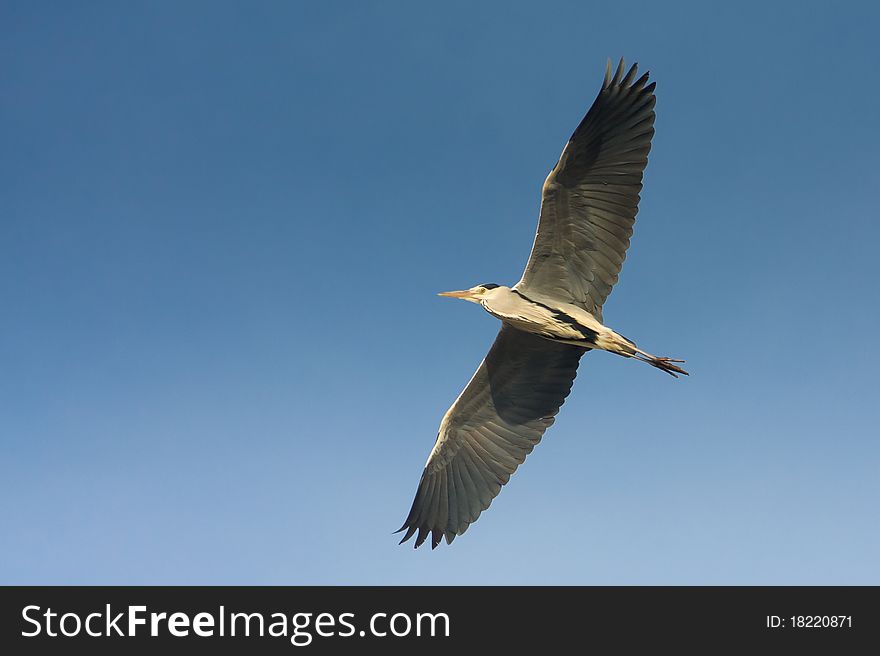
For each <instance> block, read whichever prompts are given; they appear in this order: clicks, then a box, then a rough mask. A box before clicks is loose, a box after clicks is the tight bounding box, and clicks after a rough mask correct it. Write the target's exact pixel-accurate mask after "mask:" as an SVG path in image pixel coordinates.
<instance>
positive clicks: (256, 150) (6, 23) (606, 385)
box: [0, 2, 880, 584]
mask: <svg viewBox="0 0 880 656" xmlns="http://www.w3.org/2000/svg"><path fill="white" fill-rule="evenodd" d="M660 4H661V3H641V4H638V3H588V2H556V3H553V2H551V3H546V2H542V3H528V4H515V3H488V2H487V3H465V2H450V3H443V5H442V7H440V6H439V5H437V4H436V3H406V2H398V3H392V2H374V3H353V2H352V3H292V2H277V3H273V2H260V3H239V2H233V3H224V2H210V3H209V2H203V3H197V2H189V3H172V2H141V3H137V2H130V3H123V4H120V3H111V2H80V3H62V2H53V3H50V2H42V3H29V2H5V3H3V6H2V8H0V59H2V61H3V62H4V65H3V67H2V71H0V304H2V312H0V399H2V404H0V405H2V425H0V449H2V457H0V519H2V523H3V527H4V528H3V531H2V532H0V554H2V558H0V582H2V583H40V584H47V583H94V584H99V583H104V584H125V583H140V584H151V583H157V584H158V583H179V584H190V583H216V584H220V583H232V584H245V583H252V584H447V583H448V584H469V583H472V584H483V583H494V584H508V583H509V584H568V583H572V584H574V583H577V584H709V583H713V584H834V583H837V584H866V583H872V584H880V560H878V558H877V554H878V553H880V522H878V521H877V517H878V515H877V509H878V506H880V444H878V429H877V426H878V422H880V404H878V397H877V391H878V386H877V378H876V375H877V374H876V372H877V368H878V365H880V356H878V348H877V346H876V344H875V341H874V340H875V339H876V338H877V335H878V332H880V331H878V329H880V312H878V308H877V303H876V290H875V289H874V287H875V283H876V281H877V279H878V274H880V270H878V269H880V267H878V260H877V256H876V245H877V243H878V239H880V228H878V223H877V209H876V207H877V201H876V189H877V188H878V185H880V168H878V166H877V151H878V146H880V131H878V129H877V120H876V119H877V106H878V104H880V91H878V86H877V85H876V84H875V83H874V81H873V80H872V78H871V75H872V73H873V71H874V68H875V64H876V60H877V55H878V49H877V48H878V47H877V43H876V37H875V34H874V26H876V25H877V23H878V20H880V10H878V9H877V8H876V5H873V4H872V3H867V2H865V3H836V4H834V5H832V4H831V3H811V2H804V3H767V2H761V3H728V4H727V5H726V6H718V7H708V6H707V5H708V4H709V3H678V4H670V3H662V4H663V5H664V6H660ZM619 56H624V57H626V58H627V60H628V61H632V60H636V61H638V62H639V63H640V65H641V68H642V69H643V70H644V69H648V70H650V71H651V73H652V76H653V79H655V80H656V81H657V96H658V103H657V122H656V130H657V132H656V136H655V139H654V148H653V150H652V152H651V157H650V161H649V165H648V169H647V173H646V176H645V188H644V191H643V194H642V196H643V198H642V203H641V211H640V214H639V220H638V222H637V224H636V232H635V236H634V240H633V244H632V248H631V249H630V252H629V258H628V261H627V263H626V265H625V267H624V270H623V274H622V277H621V281H620V283H619V284H618V286H617V287H616V288H615V291H614V293H613V294H612V296H611V298H610V299H609V301H608V303H607V304H606V307H605V319H606V322H607V323H608V324H609V325H610V326H612V327H614V328H615V329H617V330H619V331H620V332H622V333H623V334H625V335H627V336H629V337H631V338H632V339H634V340H636V341H637V342H638V343H639V345H640V346H642V347H643V348H645V349H647V350H649V351H651V352H654V353H657V354H660V355H671V356H675V357H684V358H686V359H687V361H688V366H687V368H688V370H690V371H691V372H692V376H691V377H690V378H689V379H686V380H680V381H675V380H673V379H671V378H670V377H668V376H664V375H662V374H661V373H660V372H658V371H656V370H654V369H651V368H649V367H645V366H643V365H640V364H638V363H635V362H633V361H627V360H623V359H621V358H617V357H615V356H612V355H610V354H606V353H592V354H590V355H588V356H587V357H586V358H585V359H584V361H583V363H582V365H581V369H580V374H579V377H578V380H577V382H576V384H575V388H574V391H573V393H572V395H571V396H570V397H569V399H568V401H567V402H566V404H565V406H564V407H563V409H562V412H561V413H560V416H559V419H558V421H557V423H556V425H555V426H554V427H553V428H552V429H551V430H550V431H548V433H547V435H546V436H545V439H544V441H543V442H542V444H541V445H540V446H539V447H538V448H537V449H536V450H535V452H534V453H533V454H532V455H531V456H530V457H529V459H528V461H527V462H526V464H525V466H523V467H522V468H520V470H519V471H518V472H517V473H516V474H515V476H514V477H513V478H512V480H511V483H510V484H509V485H508V486H507V487H506V488H505V489H504V491H503V492H502V494H501V495H500V496H499V498H498V499H497V500H496V501H495V503H494V504H493V505H492V507H491V509H490V510H489V511H488V512H486V513H484V515H483V516H482V517H481V518H480V520H479V521H478V522H477V523H476V524H474V525H473V526H472V527H471V529H470V530H469V531H468V533H467V534H466V535H465V536H463V537H462V538H460V539H458V540H456V542H455V543H454V544H453V545H452V547H446V546H445V545H443V546H441V547H440V548H438V549H437V550H435V551H434V552H431V551H430V550H429V549H425V548H423V549H420V550H418V551H413V550H412V549H411V548H409V546H406V547H398V546H397V544H396V542H397V540H396V538H394V537H393V536H392V535H391V532H392V531H393V530H395V529H396V528H398V526H399V525H400V523H401V522H402V521H403V519H404V516H405V514H406V511H407V510H408V509H409V505H410V503H411V500H412V495H413V493H414V491H415V486H416V483H417V481H418V477H419V473H420V470H421V467H422V465H423V463H424V461H425V458H426V457H427V454H428V452H429V450H430V448H431V446H432V444H433V441H434V437H435V434H436V429H437V425H438V423H439V420H440V418H441V417H442V415H443V413H444V412H445V410H446V408H447V407H448V406H449V404H450V403H451V402H452V401H453V400H454V398H455V397H456V396H457V394H458V393H459V391H460V389H461V387H462V386H463V385H464V384H465V383H466V382H467V380H468V379H469V377H470V375H471V373H472V372H473V370H474V369H475V368H476V366H477V364H478V363H479V361H480V359H481V358H482V357H483V355H484V354H485V352H486V350H487V349H488V346H489V345H490V343H491V341H492V339H493V337H494V334H495V332H496V330H497V324H496V321H495V319H493V318H492V317H490V316H488V315H487V314H485V313H484V312H482V311H480V310H479V308H476V307H474V306H473V305H470V304H467V303H461V302H455V301H451V300H448V299H441V298H438V297H437V296H436V295H435V294H436V292H438V291H442V290H446V289H458V288H462V287H467V286H470V285H472V284H475V283H477V282H487V281H494V282H497V283H502V284H504V283H507V284H512V283H513V282H515V281H516V280H517V279H518V278H519V275H520V272H521V270H522V267H523V265H524V263H525V260H526V258H527V255H528V251H529V248H530V246H531V239H532V237H533V233H534V228H535V224H536V219H537V210H538V202H539V191H540V185H541V183H542V181H543V179H544V176H545V175H546V173H547V171H548V170H549V168H550V167H551V166H552V165H553V164H554V162H555V160H556V157H557V156H558V154H559V151H560V150H561V148H562V146H563V144H564V142H565V140H566V139H567V138H568V136H569V134H570V132H571V130H572V129H573V128H574V126H575V125H576V124H577V122H578V121H579V120H580V118H581V116H582V115H583V113H584V111H585V110H586V108H587V107H588V106H589V104H590V103H591V102H592V100H593V98H594V97H595V94H596V92H597V90H598V88H599V85H600V84H601V80H602V75H603V70H604V65H605V60H606V58H607V57H613V58H617V57H619Z"/></svg>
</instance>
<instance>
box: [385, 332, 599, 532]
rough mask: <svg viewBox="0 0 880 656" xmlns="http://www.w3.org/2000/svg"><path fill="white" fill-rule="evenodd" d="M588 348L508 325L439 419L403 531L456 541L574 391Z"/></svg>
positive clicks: (507, 478) (527, 452)
mask: <svg viewBox="0 0 880 656" xmlns="http://www.w3.org/2000/svg"><path fill="white" fill-rule="evenodd" d="M585 352H586V349H583V348H581V347H578V346H569V345H566V344H557V343H555V342H551V341H549V340H547V339H544V338H542V337H538V336H536V335H532V334H529V333H525V332H522V331H519V330H516V329H515V328H511V327H509V326H507V325H504V326H503V327H502V328H501V331H500V332H499V333H498V336H497V337H496V338H495V343H494V344H493V345H492V348H491V349H490V350H489V354H488V355H487V356H486V359H485V360H483V363H482V364H481V365H480V367H479V369H477V372H476V373H475V374H474V376H473V378H471V381H470V382H469V383H468V384H467V387H465V388H464V391H462V393H461V394H460V395H459V397H458V399H456V401H455V403H453V404H452V407H451V408H449V410H448V411H447V412H446V415H445V416H444V417H443V421H442V422H440V431H439V435H438V437H437V442H436V443H435V444H434V449H433V450H432V451H431V455H430V456H429V457H428V462H427V463H426V465H425V469H424V471H423V472H422V477H421V480H419V487H418V490H417V491H416V498H415V500H414V501H413V505H412V509H411V510H410V511H409V515H408V516H407V518H406V521H405V522H404V523H403V526H402V527H401V528H400V530H401V531H403V530H406V534H405V535H404V536H403V539H402V540H401V543H403V542H405V541H406V540H408V539H410V538H411V537H412V536H413V535H414V534H415V533H416V531H418V536H417V537H416V542H415V546H416V547H418V546H420V545H421V544H422V543H423V542H424V541H425V538H426V537H427V536H428V534H429V533H430V534H431V546H432V548H433V547H436V546H437V545H438V544H439V543H440V539H441V538H442V537H443V536H446V542H447V543H451V542H452V540H453V539H454V538H455V536H456V535H461V534H462V533H464V532H465V530H467V527H468V526H469V525H470V524H471V523H473V522H475V521H476V519H477V517H479V516H480V513H481V512H483V511H484V510H485V509H486V508H488V507H489V504H490V503H492V499H494V498H495V497H496V496H497V495H498V493H499V492H500V491H501V486H502V485H504V484H505V483H507V481H508V480H509V479H510V475H511V474H513V472H514V471H516V468H517V467H518V466H519V465H520V464H522V462H523V461H524V460H525V459H526V456H527V455H528V454H529V453H531V451H532V449H533V448H534V447H535V445H536V444H537V443H538V442H540V441H541V436H543V435H544V431H546V430H547V428H549V427H550V425H551V424H553V421H554V416H555V415H556V413H557V412H559V408H560V406H561V405H562V403H563V401H565V397H566V396H568V393H569V392H570V391H571V385H572V383H573V382H574V378H575V375H576V374H577V366H578V361H579V360H580V358H581V356H582V355H583V354H584V353H585Z"/></svg>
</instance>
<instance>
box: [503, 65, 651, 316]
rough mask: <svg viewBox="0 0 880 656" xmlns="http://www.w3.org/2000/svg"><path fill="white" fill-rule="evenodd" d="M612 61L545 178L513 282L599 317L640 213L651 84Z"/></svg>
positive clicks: (648, 143)
mask: <svg viewBox="0 0 880 656" xmlns="http://www.w3.org/2000/svg"><path fill="white" fill-rule="evenodd" d="M637 69H638V67H637V66H636V65H633V66H632V67H631V68H630V69H629V71H628V72H627V73H626V74H625V75H624V62H623V60H622V59H621V60H620V62H619V64H618V66H617V69H616V70H615V72H614V73H613V75H612V72H611V71H612V69H611V61H610V60H609V62H608V65H607V67H606V69H605V82H604V84H603V85H602V89H601V90H600V91H599V95H598V96H597V98H596V100H595V102H594V103H593V105H592V106H591V107H590V110H589V111H588V112H587V114H586V116H585V117H584V119H583V120H582V121H581V123H580V125H578V127H577V129H576V130H575V131H574V133H573V134H572V136H571V139H569V141H568V143H567V144H566V146H565V148H564V149H563V151H562V155H560V157H559V161H558V162H557V164H556V166H555V167H554V168H553V170H552V171H551V172H550V175H548V176H547V180H546V181H545V182H544V188H543V191H542V201H541V218H540V221H539V222H538V231H537V234H536V235H535V243H534V245H533V247H532V253H531V255H530V257H529V261H528V264H527V265H526V269H525V272H524V273H523V277H522V279H521V280H520V281H519V283H517V285H516V287H517V288H518V289H522V290H523V291H524V292H527V293H529V294H530V295H531V296H533V297H538V298H540V297H544V298H553V299H558V300H561V301H564V302H567V303H574V304H575V305H579V306H580V307H583V308H584V309H585V310H587V311H588V312H590V313H592V314H593V315H594V316H596V318H598V319H599V320H600V321H601V320H602V316H601V315H602V306H603V305H604V303H605V300H606V299H607V298H608V295H609V294H610V293H611V289H612V287H613V286H614V285H615V284H616V283H617V280H618V277H619V275H620V269H621V267H622V266H623V261H624V259H625V258H626V251H627V249H628V248H629V243H630V237H632V228H633V223H634V222H635V217H636V214H637V213H638V203H639V194H640V192H641V190H642V174H643V173H644V170H645V167H646V166H647V163H648V153H649V152H650V150H651V139H652V137H653V135H654V105H655V103H656V98H655V96H654V88H655V84H654V83H653V82H652V83H650V84H648V74H647V73H645V74H644V75H642V76H641V77H639V78H638V79H636V74H637Z"/></svg>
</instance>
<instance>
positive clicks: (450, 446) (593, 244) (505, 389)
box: [398, 59, 687, 548]
mask: <svg viewBox="0 0 880 656" xmlns="http://www.w3.org/2000/svg"><path fill="white" fill-rule="evenodd" d="M636 68H637V66H636V65H633V67H632V68H630V69H629V72H627V73H626V75H624V63H623V59H621V60H620V63H619V64H618V66H617V70H616V71H615V73H614V75H613V76H612V73H611V60H609V61H608V65H607V67H606V70H605V81H604V83H603V84H602V89H601V90H600V91H599V95H598V97H597V98H596V100H595V101H594V102H593V106H592V107H590V110H589V111H588V112H587V115H586V116H585V117H584V119H583V120H582V121H581V123H580V125H578V126H577V129H576V130H575V131H574V134H573V135H572V136H571V138H570V139H569V140H568V143H567V144H566V145H565V148H563V150H562V154H561V155H560V156H559V161H558V162H557V163H556V166H554V167H553V170H552V171H550V174H549V175H548V176H547V179H546V180H545V181H544V187H543V189H542V192H541V218H540V220H539V222H538V232H537V234H536V236H535V242H534V245H533V246H532V252H531V255H530V256H529V261H528V263H527V264H526V269H525V272H524V273H523V276H522V278H521V279H520V281H519V282H518V283H516V284H515V285H514V286H513V287H505V286H503V285H495V284H481V285H476V286H475V287H471V288H470V289H465V290H462V291H455V292H443V293H442V294H440V295H441V296H449V297H452V298H461V299H464V300H466V301H471V302H472V303H479V304H480V305H482V306H483V309H485V310H486V311H487V312H488V313H489V314H491V315H493V316H495V317H497V318H498V319H500V320H501V330H500V331H499V333H498V336H497V337H496V338H495V343H494V344H493V345H492V348H491V349H490V350H489V353H488V355H487V356H486V358H485V360H483V362H482V364H481V365H480V367H479V368H478V369H477V371H476V373H475V374H474V375H473V378H471V380H470V382H469V383H468V384H467V387H465V388H464V390H463V391H462V393H461V394H460V395H459V397H458V398H457V399H456V400H455V402H454V403H453V404H452V407H451V408H449V410H447V412H446V415H445V416H444V417H443V420H442V421H441V422H440V430H439V433H438V436H437V441H436V443H435V444H434V448H433V449H432V450H431V454H430V456H428V461H427V463H426V464H425V468H424V470H423V472H422V477H421V479H420V480H419V486H418V490H417V491H416V497H415V500H414V501H413V504H412V508H411V509H410V511H409V515H408V516H407V518H406V521H405V522H404V523H403V526H402V527H401V528H400V530H399V531H398V532H401V531H404V530H406V533H405V534H404V536H403V539H402V540H401V541H400V542H401V544H402V543H403V542H406V541H407V540H409V539H410V538H411V537H412V536H413V535H415V534H416V532H418V535H417V536H416V540H415V546H416V547H419V546H421V544H422V543H423V542H424V541H425V539H426V538H427V537H428V535H430V536H431V547H432V548H434V547H436V546H437V545H438V544H439V543H440V540H441V539H442V538H443V537H445V538H446V542H447V543H449V544H451V543H452V541H453V539H455V537H456V536H457V535H461V534H462V533H464V532H465V531H466V530H467V528H468V526H470V525H471V524H472V523H473V522H475V521H476V520H477V518H478V517H479V516H480V513H481V512H483V511H484V510H486V508H488V507H489V504H490V503H492V499H494V498H495V497H496V496H497V495H498V493H499V492H500V491H501V486H502V485H504V484H505V483H507V481H508V480H509V479H510V475H511V474H513V472H514V471H516V468H517V467H518V466H519V465H521V464H522V463H523V461H524V460H525V458H526V456H527V455H528V454H529V453H530V452H531V451H532V449H533V448H534V447H535V445H536V444H537V443H538V442H539V441H540V440H541V437H542V436H543V434H544V431H546V430H547V429H548V428H549V427H550V426H551V424H553V422H554V420H555V419H554V417H555V416H556V414H557V413H558V412H559V408H560V406H561V405H562V403H563V402H564V401H565V397H567V396H568V393H569V392H570V391H571V385H572V383H573V382H574V378H575V375H576V373H577V367H578V362H579V361H580V359H581V356H583V355H584V353H586V352H587V351H589V350H591V349H601V350H603V351H610V352H611V353H616V354H617V355H621V356H623V357H625V358H635V359H636V360H641V361H642V362H646V363H648V364H650V365H652V366H654V367H657V368H658V369H660V370H662V371H665V372H666V373H668V374H671V375H672V376H675V377H676V378H677V377H678V374H684V375H687V372H686V371H684V370H683V369H681V368H680V367H679V366H678V365H677V364H676V363H680V362H684V361H683V360H673V359H671V358H659V357H656V356H654V355H651V354H650V353H647V352H645V351H643V350H641V349H640V348H638V347H637V346H636V345H635V343H634V342H632V341H631V340H629V339H627V338H626V337H624V336H623V335H620V334H619V333H617V332H615V331H614V330H612V329H611V328H608V327H607V326H605V325H604V324H603V323H602V321H603V320H602V305H603V304H604V303H605V299H606V298H607V297H608V294H609V293H610V292H611V288H612V287H613V286H614V283H616V282H617V278H618V274H619V273H620V267H621V265H622V264H623V260H624V258H625V257H626V249H627V248H628V247H629V240H630V237H631V236H632V226H633V223H634V222H635V217H636V213H637V212H638V203H639V192H640V191H641V189H642V172H643V171H644V170H645V166H646V165H647V163H648V152H649V151H650V150H651V137H652V136H653V135H654V104H655V97H654V87H655V83H654V82H652V83H651V84H648V73H645V74H644V75H642V76H641V77H640V78H638V79H636Z"/></svg>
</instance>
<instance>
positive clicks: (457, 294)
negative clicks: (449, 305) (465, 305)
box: [437, 289, 474, 298]
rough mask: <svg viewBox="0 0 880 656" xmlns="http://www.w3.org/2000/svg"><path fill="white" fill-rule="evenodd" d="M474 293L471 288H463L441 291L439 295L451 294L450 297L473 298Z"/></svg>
mask: <svg viewBox="0 0 880 656" xmlns="http://www.w3.org/2000/svg"><path fill="white" fill-rule="evenodd" d="M473 295H474V293H473V292H472V291H471V290H470V289H462V290H461V291H458V292H440V293H439V294H437V296H449V297H450V298H471V297H472V296H473Z"/></svg>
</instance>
